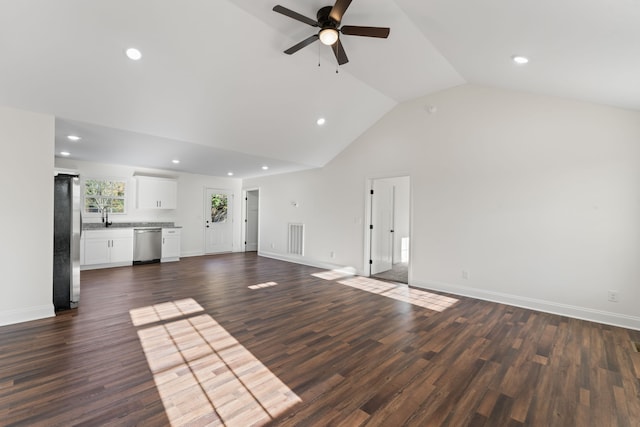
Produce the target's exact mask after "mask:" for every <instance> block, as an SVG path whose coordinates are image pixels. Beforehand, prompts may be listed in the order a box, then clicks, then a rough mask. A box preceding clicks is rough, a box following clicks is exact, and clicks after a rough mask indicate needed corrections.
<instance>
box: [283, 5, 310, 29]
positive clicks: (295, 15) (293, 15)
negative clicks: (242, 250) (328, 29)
mask: <svg viewBox="0 0 640 427" xmlns="http://www.w3.org/2000/svg"><path fill="white" fill-rule="evenodd" d="M273 11H274V12H278V13H281V14H283V15H284V16H288V17H289V18H293V19H295V20H296V21H300V22H304V23H305V24H309V25H311V26H312V27H319V26H320V25H319V24H318V21H315V20H313V19H311V18H307V17H306V16H304V15H300V14H299V13H298V12H294V11H293V10H291V9H287V8H286V7H284V6H280V5H276V6H273Z"/></svg>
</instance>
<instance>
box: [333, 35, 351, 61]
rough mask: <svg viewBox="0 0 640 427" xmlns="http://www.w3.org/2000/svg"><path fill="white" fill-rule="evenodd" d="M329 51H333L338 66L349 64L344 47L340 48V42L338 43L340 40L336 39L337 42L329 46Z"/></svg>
mask: <svg viewBox="0 0 640 427" xmlns="http://www.w3.org/2000/svg"><path fill="white" fill-rule="evenodd" d="M331 49H333V54H334V55H335V56H336V59H337V60H338V65H343V64H346V63H347V62H349V58H347V53H346V52H345V51H344V47H342V42H340V39H338V41H337V42H335V43H334V44H332V45H331Z"/></svg>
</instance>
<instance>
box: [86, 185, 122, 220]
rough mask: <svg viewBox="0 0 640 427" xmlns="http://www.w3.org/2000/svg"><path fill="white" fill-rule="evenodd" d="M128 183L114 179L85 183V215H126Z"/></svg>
mask: <svg viewBox="0 0 640 427" xmlns="http://www.w3.org/2000/svg"><path fill="white" fill-rule="evenodd" d="M126 188H127V185H126V182H125V181H124V180H114V179H86V180H85V181H84V212H85V213H102V212H109V213H126V200H127V198H126Z"/></svg>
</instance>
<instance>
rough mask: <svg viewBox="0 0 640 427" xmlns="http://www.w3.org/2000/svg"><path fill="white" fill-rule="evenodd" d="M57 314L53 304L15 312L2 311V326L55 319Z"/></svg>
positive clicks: (0, 316) (0, 318) (19, 309)
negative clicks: (49, 318) (48, 318)
mask: <svg viewBox="0 0 640 427" xmlns="http://www.w3.org/2000/svg"><path fill="white" fill-rule="evenodd" d="M55 315H56V312H55V310H54V308H53V304H45V305H40V306H36V307H26V308H18V309H14V310H4V311H0V326H5V325H13V324H14V323H22V322H28V321H30V320H38V319H44V318H46V317H53V316H55Z"/></svg>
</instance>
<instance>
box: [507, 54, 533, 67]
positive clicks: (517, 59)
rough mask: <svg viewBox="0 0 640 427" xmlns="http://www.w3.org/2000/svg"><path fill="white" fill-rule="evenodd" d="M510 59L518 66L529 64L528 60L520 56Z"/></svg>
mask: <svg viewBox="0 0 640 427" xmlns="http://www.w3.org/2000/svg"><path fill="white" fill-rule="evenodd" d="M511 59H513V62H515V63H516V64H518V65H524V64H526V63H527V62H529V58H527V57H525V56H520V55H514V56H512V57H511Z"/></svg>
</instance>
